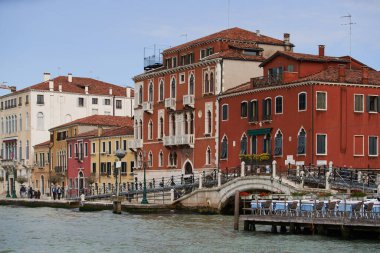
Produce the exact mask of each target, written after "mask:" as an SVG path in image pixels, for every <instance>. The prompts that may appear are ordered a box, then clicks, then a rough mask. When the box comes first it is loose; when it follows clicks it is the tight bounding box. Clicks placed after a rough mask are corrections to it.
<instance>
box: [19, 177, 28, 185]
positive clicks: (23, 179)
mask: <svg viewBox="0 0 380 253" xmlns="http://www.w3.org/2000/svg"><path fill="white" fill-rule="evenodd" d="M16 181H17V183H19V184H24V183H25V182H27V181H28V179H27V178H26V177H23V176H19V177H17V179H16Z"/></svg>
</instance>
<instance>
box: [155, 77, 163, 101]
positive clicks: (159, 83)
mask: <svg viewBox="0 0 380 253" xmlns="http://www.w3.org/2000/svg"><path fill="white" fill-rule="evenodd" d="M161 83H162V100H161V99H160V98H161V89H160V88H161ZM162 101H165V81H164V79H163V78H160V79H159V80H158V97H157V102H162Z"/></svg>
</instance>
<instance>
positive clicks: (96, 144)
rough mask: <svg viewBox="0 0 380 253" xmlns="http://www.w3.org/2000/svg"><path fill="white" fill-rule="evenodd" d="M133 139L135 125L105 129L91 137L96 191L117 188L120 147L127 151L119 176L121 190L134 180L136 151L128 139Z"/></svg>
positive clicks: (104, 191)
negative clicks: (131, 149) (115, 174)
mask: <svg viewBox="0 0 380 253" xmlns="http://www.w3.org/2000/svg"><path fill="white" fill-rule="evenodd" d="M133 139H134V136H133V127H120V128H116V129H112V130H104V131H103V132H102V133H101V134H100V135H99V136H97V137H94V138H92V139H91V172H92V174H93V175H96V180H95V185H94V190H95V193H99V194H101V193H109V192H112V191H113V190H114V189H115V183H116V178H115V176H114V169H115V166H116V162H117V161H119V159H118V158H117V157H116V155H115V154H116V150H118V149H122V150H124V151H125V152H126V153H125V157H124V158H122V159H121V169H120V171H121V173H119V177H118V183H119V185H120V186H121V190H122V191H125V190H126V189H127V184H128V183H131V182H133V180H134V178H133V168H134V153H133V152H132V151H130V150H129V149H128V147H127V143H128V141H129V140H133ZM120 181H121V184H120Z"/></svg>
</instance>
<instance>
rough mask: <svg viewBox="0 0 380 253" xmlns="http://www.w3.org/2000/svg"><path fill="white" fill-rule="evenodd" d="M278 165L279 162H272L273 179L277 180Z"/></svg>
mask: <svg viewBox="0 0 380 253" xmlns="http://www.w3.org/2000/svg"><path fill="white" fill-rule="evenodd" d="M276 165H277V162H276V161H273V162H272V177H273V178H276V174H277V173H276Z"/></svg>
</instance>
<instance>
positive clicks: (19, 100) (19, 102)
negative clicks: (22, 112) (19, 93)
mask: <svg viewBox="0 0 380 253" xmlns="http://www.w3.org/2000/svg"><path fill="white" fill-rule="evenodd" d="M18 106H22V97H19V98H18Z"/></svg>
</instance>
